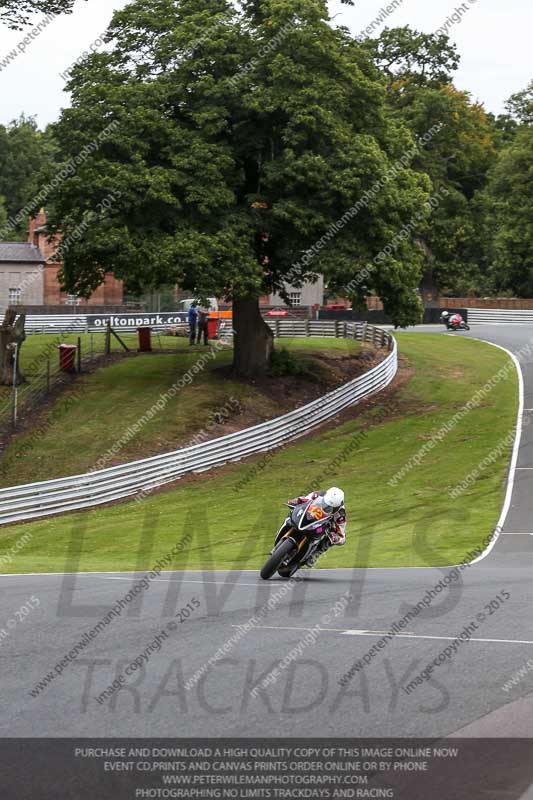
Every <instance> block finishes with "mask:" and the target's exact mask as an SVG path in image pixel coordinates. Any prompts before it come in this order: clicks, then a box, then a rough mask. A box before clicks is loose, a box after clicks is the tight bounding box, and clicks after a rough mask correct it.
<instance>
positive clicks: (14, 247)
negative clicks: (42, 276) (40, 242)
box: [0, 242, 46, 264]
mask: <svg viewBox="0 0 533 800" xmlns="http://www.w3.org/2000/svg"><path fill="white" fill-rule="evenodd" d="M1 261H11V262H13V261H18V262H25V263H41V264H44V262H45V261H46V259H45V258H44V256H43V254H42V253H41V251H40V250H39V248H38V247H35V245H33V244H30V243H29V242H0V262H1Z"/></svg>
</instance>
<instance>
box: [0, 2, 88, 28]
mask: <svg viewBox="0 0 533 800" xmlns="http://www.w3.org/2000/svg"><path fill="white" fill-rule="evenodd" d="M74 2H75V0H0V21H1V22H3V23H4V24H6V25H8V26H9V27H10V28H15V29H20V28H22V27H23V26H24V25H26V24H27V23H28V22H29V21H30V20H31V18H32V16H33V15H35V14H37V13H41V14H69V13H70V12H71V11H72V7H73V5H74Z"/></svg>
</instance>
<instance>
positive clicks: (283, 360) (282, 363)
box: [269, 347, 309, 378]
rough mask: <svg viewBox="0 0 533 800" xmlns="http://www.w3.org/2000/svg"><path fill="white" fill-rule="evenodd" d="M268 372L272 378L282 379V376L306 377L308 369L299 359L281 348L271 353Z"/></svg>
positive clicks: (284, 348)
mask: <svg viewBox="0 0 533 800" xmlns="http://www.w3.org/2000/svg"><path fill="white" fill-rule="evenodd" d="M269 372H270V374H271V375H272V376H273V377H274V378H282V377H283V376H284V375H295V376H298V375H307V374H308V372H309V368H308V366H307V364H306V363H305V362H304V361H303V360H302V358H301V357H300V358H298V357H297V356H295V355H294V353H291V352H290V351H289V350H287V348H286V347H282V348H281V350H274V352H273V353H272V358H271V360H270V370H269Z"/></svg>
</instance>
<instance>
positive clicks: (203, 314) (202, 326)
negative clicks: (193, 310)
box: [197, 306, 209, 344]
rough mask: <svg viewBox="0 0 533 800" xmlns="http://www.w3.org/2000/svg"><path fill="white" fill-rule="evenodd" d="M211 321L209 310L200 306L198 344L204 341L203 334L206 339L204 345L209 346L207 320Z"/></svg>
mask: <svg viewBox="0 0 533 800" xmlns="http://www.w3.org/2000/svg"><path fill="white" fill-rule="evenodd" d="M208 319H209V309H208V308H206V307H205V306H198V342H197V343H198V344H200V342H201V340H202V334H203V337H204V344H208V338H207V333H208V331H207V320H208Z"/></svg>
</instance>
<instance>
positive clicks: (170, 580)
mask: <svg viewBox="0 0 533 800" xmlns="http://www.w3.org/2000/svg"><path fill="white" fill-rule="evenodd" d="M93 577H96V578H100V580H102V581H128V583H131V582H132V580H135V578H112V577H110V576H108V575H96V576H93ZM153 583H216V584H218V585H219V586H253V587H254V588H255V587H257V586H260V587H261V588H262V589H267V588H268V584H266V583H259V582H257V583H237V582H235V583H233V582H232V581H204V580H201V581H194V580H191V579H190V578H157V580H154V581H153ZM280 583H281V581H280ZM283 584H284V585H285V581H284V582H283ZM271 585H272V586H274V585H275V584H271Z"/></svg>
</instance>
